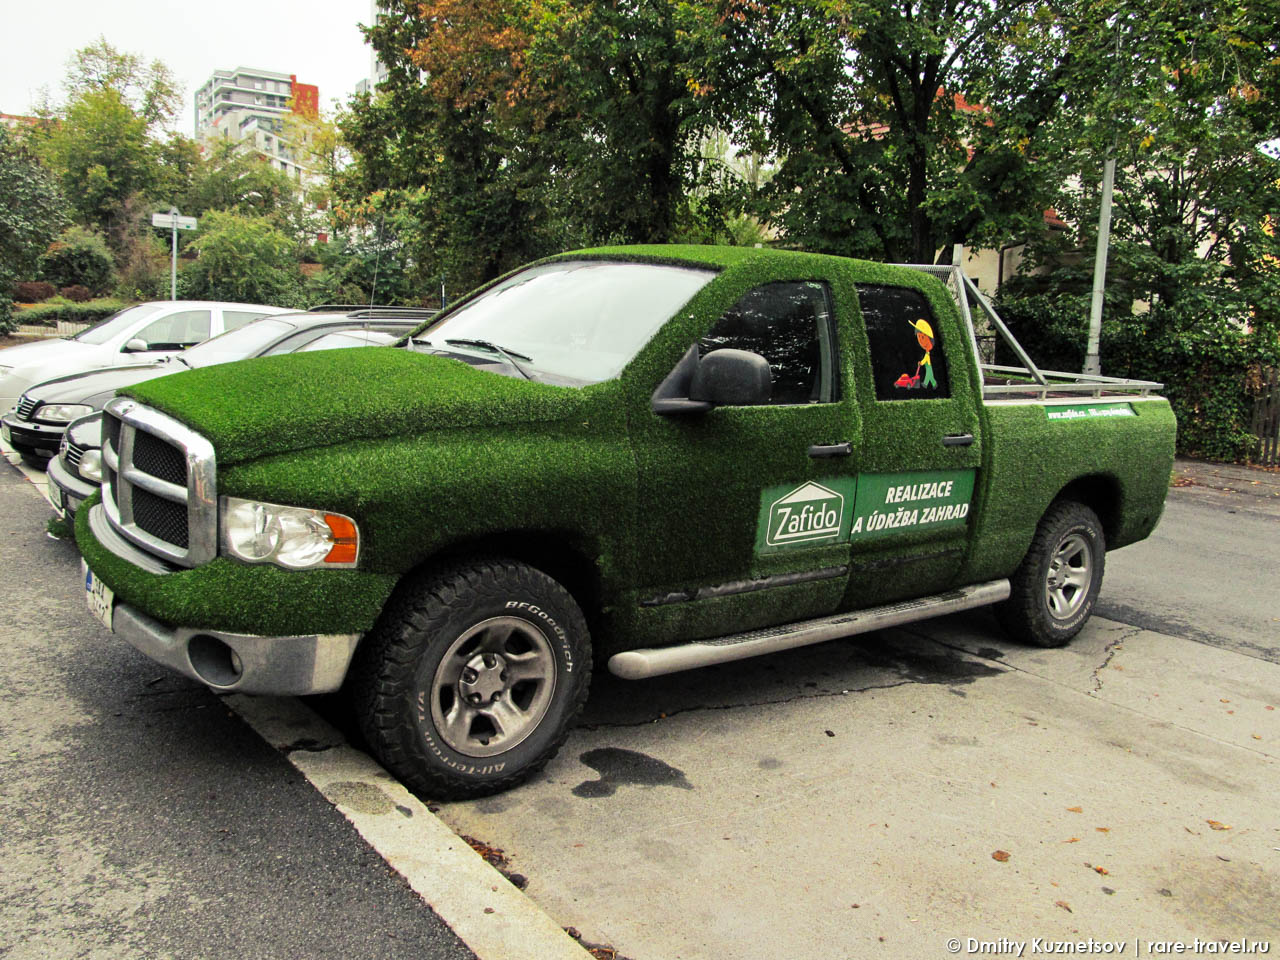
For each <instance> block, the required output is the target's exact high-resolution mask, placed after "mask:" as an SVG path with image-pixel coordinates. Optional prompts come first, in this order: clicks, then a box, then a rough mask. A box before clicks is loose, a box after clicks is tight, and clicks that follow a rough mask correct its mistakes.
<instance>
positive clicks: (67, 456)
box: [62, 443, 85, 467]
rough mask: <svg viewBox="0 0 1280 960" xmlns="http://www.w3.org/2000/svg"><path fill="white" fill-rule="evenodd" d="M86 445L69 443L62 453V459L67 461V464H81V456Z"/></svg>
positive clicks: (76, 465)
mask: <svg viewBox="0 0 1280 960" xmlns="http://www.w3.org/2000/svg"><path fill="white" fill-rule="evenodd" d="M84 449H85V448H84V447H82V446H80V445H79V444H76V443H68V444H67V448H66V450H65V451H64V452H63V454H62V459H63V460H65V461H67V466H69V467H78V466H80V458H81V457H83V456H84Z"/></svg>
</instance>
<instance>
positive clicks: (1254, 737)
mask: <svg viewBox="0 0 1280 960" xmlns="http://www.w3.org/2000/svg"><path fill="white" fill-rule="evenodd" d="M1253 739H1255V740H1261V739H1262V738H1261V737H1260V736H1258V735H1257V734H1256V733H1255V734H1254V735H1253Z"/></svg>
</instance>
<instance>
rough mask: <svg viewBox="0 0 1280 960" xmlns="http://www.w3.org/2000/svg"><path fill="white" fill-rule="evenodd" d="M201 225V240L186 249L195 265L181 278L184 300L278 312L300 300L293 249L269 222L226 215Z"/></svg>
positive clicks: (210, 217)
mask: <svg viewBox="0 0 1280 960" xmlns="http://www.w3.org/2000/svg"><path fill="white" fill-rule="evenodd" d="M201 220H202V223H201V231H200V236H199V237H197V238H196V240H194V241H193V242H192V243H191V245H190V247H189V249H192V250H194V251H196V253H197V257H196V261H195V263H193V264H191V265H190V266H188V267H187V268H186V269H184V270H183V272H182V276H181V277H180V278H179V286H180V287H181V289H182V293H183V295H184V296H186V297H189V298H191V299H195V300H234V301H238V302H241V303H265V304H274V305H277V306H294V305H296V304H297V303H298V302H299V301H300V300H301V274H300V273H299V272H298V260H297V247H296V245H295V244H294V242H293V241H292V240H290V239H289V238H288V237H287V236H285V235H284V234H283V233H282V232H281V231H279V230H278V229H276V228H275V227H274V226H272V224H271V222H270V221H269V220H267V219H265V218H262V217H244V216H240V215H239V214H236V213H229V212H227V211H225V210H212V211H210V212H209V213H207V214H205V215H204V217H202V218H201Z"/></svg>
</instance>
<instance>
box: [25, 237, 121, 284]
mask: <svg viewBox="0 0 1280 960" xmlns="http://www.w3.org/2000/svg"><path fill="white" fill-rule="evenodd" d="M114 268H115V266H114V261H113V260H112V259H111V251H110V250H108V249H107V243H106V241H105V240H103V239H102V237H101V236H100V235H99V234H97V233H94V232H93V231H92V230H86V229H85V228H84V227H71V228H70V229H68V230H64V231H63V232H62V234H61V235H60V236H59V237H58V239H57V240H55V241H53V243H51V244H49V249H48V250H46V251H45V252H44V253H43V254H42V255H41V257H40V276H41V278H42V279H44V280H48V281H49V282H50V283H52V284H54V285H55V286H58V287H69V286H84V287H88V288H89V290H90V291H91V292H92V293H101V292H103V291H104V290H107V289H108V288H109V287H110V286H111V277H112V272H113V271H114Z"/></svg>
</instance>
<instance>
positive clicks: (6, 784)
mask: <svg viewBox="0 0 1280 960" xmlns="http://www.w3.org/2000/svg"><path fill="white" fill-rule="evenodd" d="M50 515H51V514H50V510H49V507H48V504H46V503H45V502H44V500H43V499H41V498H40V497H39V496H38V495H37V493H36V491H35V490H34V489H33V488H32V486H31V484H30V483H29V482H28V481H27V480H26V479H24V478H23V477H22V476H21V474H19V473H18V471H17V470H14V469H11V468H10V467H9V466H8V465H7V464H3V463H0V533H3V536H0V609H3V610H4V616H3V617H2V618H0V650H3V653H4V655H3V656H0V872H2V874H3V884H2V885H0V957H3V958H5V960H18V958H23V960H26V958H32V960H34V958H39V960H53V958H79V957H93V958H116V957H120V958H138V957H149V958H186V957H193V958H195V957H198V958H223V957H225V958H237V960H238V958H244V957H249V958H254V960H259V958H261V960H266V958H281V960H296V958H322V957H332V958H337V960H351V958H361V960H363V958H371V957H379V958H415V960H421V958H432V960H435V958H441V960H454V958H468V957H471V956H472V954H471V951H470V950H468V949H467V948H466V947H465V946H463V945H462V944H461V943H460V942H459V941H458V940H457V938H456V937H454V935H453V933H452V932H451V931H450V930H449V929H448V927H446V926H445V925H444V924H442V923H441V922H440V920H439V919H438V918H437V917H436V916H435V914H433V913H432V911H431V910H430V909H429V908H427V907H426V906H425V905H424V904H423V903H422V901H421V900H420V899H419V898H418V897H417V895H416V894H414V893H413V892H412V891H411V890H410V889H409V888H408V887H407V886H406V885H405V884H404V882H403V881H402V880H401V879H400V877H399V876H398V875H397V874H395V873H394V872H392V871H391V870H390V869H389V868H388V867H387V866H386V864H385V863H384V862H383V861H382V860H381V859H380V858H379V856H378V855H377V854H376V853H375V852H374V851H373V850H371V849H370V848H369V847H368V846H367V845H366V844H365V843H364V842H363V841H362V840H361V839H360V838H359V836H358V835H357V834H356V832H355V831H354V830H353V829H352V828H351V825H350V824H349V823H348V822H347V821H346V820H345V819H343V817H342V816H341V815H340V814H339V813H338V812H337V811H336V810H335V809H334V808H333V807H332V806H331V805H330V804H329V803H327V802H326V801H325V800H324V799H323V798H322V797H321V796H320V795H319V794H318V793H317V792H316V791H315V790H314V789H313V788H312V787H311V785H310V784H309V783H307V782H306V780H304V779H303V777H302V776H301V775H300V774H298V772H297V771H295V770H294V769H293V767H291V766H290V765H289V763H288V762H287V761H286V760H285V759H284V757H283V756H281V754H279V753H277V752H276V751H275V750H272V749H271V748H270V747H268V746H267V745H266V744H265V743H264V742H263V741H262V740H261V739H260V738H259V737H258V736H257V735H256V734H254V733H253V732H252V731H251V730H249V729H248V728H247V727H246V726H245V725H244V723H243V722H241V721H240V720H239V719H238V718H237V717H235V716H234V715H233V714H232V713H231V711H229V710H228V709H227V708H226V706H225V705H224V704H223V703H222V702H221V701H220V700H219V699H218V698H217V697H215V696H213V695H212V694H210V693H209V692H208V691H207V690H206V689H204V688H203V687H200V686H198V685H196V684H194V683H192V682H189V681H187V680H185V679H183V678H181V677H177V676H175V675H172V674H170V673H168V672H167V671H165V670H163V669H161V668H159V667H157V666H155V665H154V664H152V663H151V662H150V661H148V660H146V659H145V658H144V657H142V656H141V655H139V654H137V653H135V652H134V651H133V650H132V648H130V647H129V646H127V645H126V644H123V643H121V642H119V641H118V640H115V639H113V638H110V637H108V636H107V635H106V634H105V633H104V632H103V631H102V630H100V629H99V628H98V627H97V625H96V624H95V623H94V622H93V620H92V619H91V618H90V615H89V613H88V612H87V611H86V610H85V607H84V600H83V588H82V584H81V580H80V576H79V557H78V555H77V553H76V551H75V548H74V547H73V546H72V545H71V544H69V543H65V542H58V541H55V540H51V539H49V538H48V537H47V536H46V533H45V524H46V522H47V521H48V519H49V517H50Z"/></svg>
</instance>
